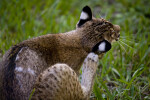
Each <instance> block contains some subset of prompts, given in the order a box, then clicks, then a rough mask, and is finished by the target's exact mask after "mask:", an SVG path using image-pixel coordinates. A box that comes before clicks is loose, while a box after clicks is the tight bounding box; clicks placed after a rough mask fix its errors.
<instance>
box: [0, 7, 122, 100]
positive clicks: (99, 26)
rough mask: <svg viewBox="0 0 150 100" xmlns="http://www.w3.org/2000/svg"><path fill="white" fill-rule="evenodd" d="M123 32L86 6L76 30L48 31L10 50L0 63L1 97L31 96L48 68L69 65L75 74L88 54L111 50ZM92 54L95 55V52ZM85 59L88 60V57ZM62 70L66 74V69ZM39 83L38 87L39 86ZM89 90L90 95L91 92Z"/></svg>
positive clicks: (19, 98)
mask: <svg viewBox="0 0 150 100" xmlns="http://www.w3.org/2000/svg"><path fill="white" fill-rule="evenodd" d="M119 32H120V27H119V26H118V25H113V24H112V23H110V22H108V21H106V20H105V19H103V18H94V17H93V16H92V12H91V9H90V8H89V7H88V6H85V7H84V8H83V9H82V12H81V15H80V20H79V22H78V23H77V25H76V29H75V30H73V31H70V32H66V33H59V34H47V35H43V36H39V37H36V38H32V39H29V40H25V41H23V42H21V43H19V44H16V45H15V46H13V47H12V48H10V49H9V50H8V51H7V52H6V54H5V55H4V56H3V59H2V62H1V63H0V76H1V77H0V81H1V82H0V91H1V94H0V99H1V100H6V99H7V100H10V99H11V100H27V99H29V96H30V93H31V92H32V90H33V87H34V84H35V83H36V81H37V83H36V84H39V85H40V84H42V83H38V82H39V80H40V76H42V75H43V74H44V73H46V71H48V70H51V71H52V70H55V69H57V70H56V73H57V71H59V70H60V71H61V69H62V70H63V68H66V69H65V70H66V71H67V70H70V71H69V72H70V75H72V76H74V77H75V75H76V74H77V75H78V73H79V70H80V68H81V65H82V64H83V61H84V59H85V58H86V57H87V55H88V54H89V53H90V52H94V53H96V54H98V56H99V58H101V57H102V56H103V55H104V53H105V52H107V51H108V50H110V48H111V42H112V41H114V40H118V39H119V36H120V33H119ZM93 55H95V54H93ZM88 58H90V59H95V56H94V57H93V58H92V57H88ZM96 59H98V58H96ZM90 61H91V60H90ZM92 61H93V60H92ZM95 62H97V60H96V61H95ZM95 62H94V63H95ZM57 63H59V64H57ZM85 63H88V60H87V62H86V61H85ZM94 63H93V64H94ZM55 64H56V65H55ZM66 64H67V65H66ZM68 66H69V67H68ZM83 67H84V68H86V67H85V66H83ZM91 67H92V65H91ZM50 68H52V69H50ZM69 72H68V73H69ZM74 72H75V73H74ZM40 73H41V74H40ZM56 73H55V74H56ZM58 73H60V75H62V77H63V75H64V74H63V71H62V72H58ZM72 73H73V74H72ZM85 73H86V72H85ZM93 73H95V72H93ZM77 75H76V76H77ZM38 76H39V77H38ZM83 76H85V75H83ZM92 76H94V74H92ZM70 77H71V76H70ZM75 80H76V79H75ZM87 81H88V80H87ZM84 83H85V82H83V84H84ZM89 83H90V82H89ZM36 84H35V87H37V86H38V85H36ZM55 85H57V83H55ZM81 85H82V82H81ZM90 85H92V84H90ZM87 86H89V85H87ZM39 88H40V86H39ZM62 88H63V87H62ZM86 88H87V87H86V86H85V87H84V90H87V89H86ZM37 89H38V87H37ZM62 92H63V91H62ZM82 92H83V91H82ZM83 93H84V92H83ZM86 94H88V95H89V92H88V93H86ZM34 95H36V94H34ZM35 97H36V96H35ZM33 98H34V96H33Z"/></svg>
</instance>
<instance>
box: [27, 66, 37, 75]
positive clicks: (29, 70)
mask: <svg viewBox="0 0 150 100" xmlns="http://www.w3.org/2000/svg"><path fill="white" fill-rule="evenodd" d="M27 71H28V72H29V73H30V74H32V75H34V74H35V73H34V70H32V69H31V68H28V69H27Z"/></svg>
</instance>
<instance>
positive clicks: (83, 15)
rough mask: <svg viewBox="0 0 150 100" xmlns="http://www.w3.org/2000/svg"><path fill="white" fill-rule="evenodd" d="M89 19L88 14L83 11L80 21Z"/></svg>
mask: <svg viewBox="0 0 150 100" xmlns="http://www.w3.org/2000/svg"><path fill="white" fill-rule="evenodd" d="M87 18H88V14H87V13H86V12H83V11H82V13H81V16H80V19H83V20H86V19H87Z"/></svg>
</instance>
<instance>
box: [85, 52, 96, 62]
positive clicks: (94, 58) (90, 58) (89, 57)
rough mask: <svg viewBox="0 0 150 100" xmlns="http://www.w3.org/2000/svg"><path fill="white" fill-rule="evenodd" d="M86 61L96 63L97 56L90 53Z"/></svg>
mask: <svg viewBox="0 0 150 100" xmlns="http://www.w3.org/2000/svg"><path fill="white" fill-rule="evenodd" d="M87 60H92V61H94V62H98V55H97V54H95V53H93V52H91V53H89V54H88V56H87Z"/></svg>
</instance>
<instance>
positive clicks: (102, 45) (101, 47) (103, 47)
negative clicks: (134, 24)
mask: <svg viewBox="0 0 150 100" xmlns="http://www.w3.org/2000/svg"><path fill="white" fill-rule="evenodd" d="M105 48H106V43H105V42H102V43H101V44H100V45H99V46H98V50H99V51H101V52H103V51H105Z"/></svg>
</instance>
